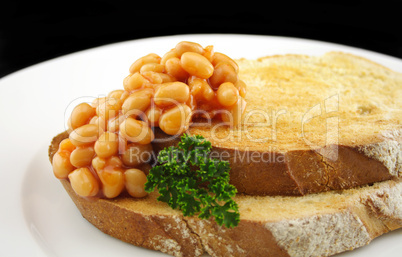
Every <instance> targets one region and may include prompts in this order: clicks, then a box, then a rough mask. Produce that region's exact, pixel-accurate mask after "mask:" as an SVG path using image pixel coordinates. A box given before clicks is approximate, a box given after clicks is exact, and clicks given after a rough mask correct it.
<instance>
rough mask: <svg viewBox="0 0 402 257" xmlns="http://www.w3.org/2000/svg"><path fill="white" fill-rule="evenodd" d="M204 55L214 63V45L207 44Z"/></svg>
mask: <svg viewBox="0 0 402 257" xmlns="http://www.w3.org/2000/svg"><path fill="white" fill-rule="evenodd" d="M202 55H203V56H204V57H205V58H207V59H208V61H210V62H211V63H212V60H213V58H214V46H212V45H209V46H206V47H205V49H204V53H203V54H202Z"/></svg>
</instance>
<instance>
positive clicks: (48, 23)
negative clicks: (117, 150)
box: [0, 0, 402, 77]
mask: <svg viewBox="0 0 402 257" xmlns="http://www.w3.org/2000/svg"><path fill="white" fill-rule="evenodd" d="M237 2H238V3H236V2H233V1H232V2H228V1H225V2H218V1H187V2H172V1H166V0H165V1H162V2H160V3H158V2H157V1H148V2H146V1H117V0H116V1H110V0H91V1H84V0H82V1H79V2H75V1H53V2H41V1H30V2H28V1H19V0H14V1H8V0H6V1H4V0H3V1H1V3H0V77H2V76H5V75H7V74H9V73H12V72H14V71H17V70H19V69H22V68H24V67H27V66H30V65H33V64H35V63H38V62H41V61H44V60H48V59H51V58H55V57H58V56H61V55H64V54H68V53H71V52H75V51H79V50H84V49H88V48H92V47H95V46H100V45H105V44H109V43H114V42H120V41H126V40H132V39H138V38H147V37H155V36H163V35H175V34H197V33H241V34H257V35H277V36H289V37H300V38H308V39H316V40H322V41H328V42H334V43H340V44H345V45H350V46H355V47H359V48H364V49H368V50H373V51H376V52H380V53H384V54H388V55H391V56H395V57H398V58H402V28H401V27H402V0H393V1H381V0H378V1H344V0H339V1H332V0H331V1H317V0H310V1H281V2H275V1H259V2H257V3H253V2H251V1H247V0H239V1H237Z"/></svg>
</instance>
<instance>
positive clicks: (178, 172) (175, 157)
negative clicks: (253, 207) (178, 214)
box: [145, 134, 240, 228]
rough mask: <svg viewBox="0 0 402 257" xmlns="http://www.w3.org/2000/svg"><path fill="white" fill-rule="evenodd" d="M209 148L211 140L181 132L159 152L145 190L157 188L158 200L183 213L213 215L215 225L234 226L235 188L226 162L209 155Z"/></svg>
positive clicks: (203, 216)
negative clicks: (177, 139)
mask: <svg viewBox="0 0 402 257" xmlns="http://www.w3.org/2000/svg"><path fill="white" fill-rule="evenodd" d="M211 149H212V147H211V142H209V141H207V140H205V139H204V138H203V137H202V136H200V135H196V136H188V135H187V134H184V135H183V136H182V137H181V141H180V142H179V144H178V146H177V147H174V146H170V147H168V148H165V149H163V150H162V151H160V152H159V155H158V165H156V166H154V167H153V168H152V169H151V170H150V173H149V175H148V181H147V183H146V184H145V190H146V191H147V192H148V193H150V192H152V191H154V190H155V188H157V189H158V190H159V194H160V196H159V197H158V200H159V201H162V202H165V203H167V204H168V205H169V206H170V207H172V208H173V209H179V210H181V211H182V212H183V215H184V216H193V215H195V214H196V213H199V214H198V217H199V218H201V219H209V218H210V217H211V216H213V217H215V221H216V222H217V223H218V224H219V225H225V226H226V227H227V228H231V227H235V226H237V225H238V224H239V221H240V214H239V211H238V206H237V204H236V202H235V201H234V200H233V199H232V197H234V196H235V195H236V193H237V190H236V188H235V187H234V186H233V185H231V184H229V170H230V166H229V162H227V161H221V160H218V159H213V158H210V157H209V153H210V152H211Z"/></svg>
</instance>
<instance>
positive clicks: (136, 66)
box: [129, 53, 161, 73]
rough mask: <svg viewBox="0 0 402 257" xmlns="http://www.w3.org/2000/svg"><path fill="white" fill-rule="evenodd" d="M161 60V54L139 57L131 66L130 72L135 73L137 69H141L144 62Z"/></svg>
mask: <svg viewBox="0 0 402 257" xmlns="http://www.w3.org/2000/svg"><path fill="white" fill-rule="evenodd" d="M160 61H161V58H160V57H159V55H157V54H153V53H152V54H148V55H146V56H144V57H141V58H139V59H138V60H136V61H135V62H134V63H133V64H131V66H130V69H129V71H130V73H135V72H137V71H140V69H141V67H142V66H143V65H144V64H147V63H159V62H160Z"/></svg>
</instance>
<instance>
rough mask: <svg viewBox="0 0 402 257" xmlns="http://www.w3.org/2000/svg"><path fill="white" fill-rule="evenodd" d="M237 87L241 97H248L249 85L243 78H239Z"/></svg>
mask: <svg viewBox="0 0 402 257" xmlns="http://www.w3.org/2000/svg"><path fill="white" fill-rule="evenodd" d="M235 87H236V88H237V89H238V90H239V94H240V96H241V97H243V98H245V97H246V93H247V85H246V83H244V81H243V80H241V79H238V80H237V82H236V84H235Z"/></svg>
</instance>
